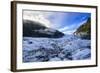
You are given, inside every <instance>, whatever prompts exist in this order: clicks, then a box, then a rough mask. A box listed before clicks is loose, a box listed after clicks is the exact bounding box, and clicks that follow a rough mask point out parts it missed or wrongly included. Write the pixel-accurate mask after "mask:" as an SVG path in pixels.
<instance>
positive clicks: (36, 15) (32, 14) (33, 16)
mask: <svg viewBox="0 0 100 73" xmlns="http://www.w3.org/2000/svg"><path fill="white" fill-rule="evenodd" d="M48 16H49V14H46V13H44V12H39V11H23V19H25V20H31V21H36V22H39V23H42V24H43V25H45V26H46V27H50V25H51V22H50V21H49V20H48V19H47V17H48Z"/></svg>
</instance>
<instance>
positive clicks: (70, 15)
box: [23, 10, 91, 34]
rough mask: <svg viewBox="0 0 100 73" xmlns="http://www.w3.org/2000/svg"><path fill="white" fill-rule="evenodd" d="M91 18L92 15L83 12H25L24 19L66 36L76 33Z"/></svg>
mask: <svg viewBox="0 0 100 73" xmlns="http://www.w3.org/2000/svg"><path fill="white" fill-rule="evenodd" d="M89 17H91V14H90V13H82V12H81V13H79V12H54V11H30V10H26V11H23V19H27V20H32V21H36V22H39V23H42V24H43V25H45V26H46V27H49V28H53V29H56V30H59V31H61V32H63V33H65V34H72V33H74V32H75V30H76V29H77V28H78V27H79V26H81V25H82V24H84V23H85V22H86V21H87V19H88V18H89Z"/></svg>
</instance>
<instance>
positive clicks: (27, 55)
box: [22, 35, 91, 63]
mask: <svg viewBox="0 0 100 73" xmlns="http://www.w3.org/2000/svg"><path fill="white" fill-rule="evenodd" d="M22 47H23V48H22V52H23V62H24V63H27V62H47V61H67V60H86V59H91V40H88V39H82V38H79V37H77V36H75V35H65V36H63V37H61V38H42V37H39V38H38V37H37V38H33V37H23V44H22Z"/></svg>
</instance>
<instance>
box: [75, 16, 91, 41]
mask: <svg viewBox="0 0 100 73" xmlns="http://www.w3.org/2000/svg"><path fill="white" fill-rule="evenodd" d="M74 34H75V35H77V36H79V37H81V38H82V39H91V19H90V18H88V20H87V22H86V23H84V24H82V25H81V26H80V27H79V28H78V29H77V30H76V31H75V32H74Z"/></svg>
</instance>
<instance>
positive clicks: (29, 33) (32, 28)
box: [23, 20, 64, 38]
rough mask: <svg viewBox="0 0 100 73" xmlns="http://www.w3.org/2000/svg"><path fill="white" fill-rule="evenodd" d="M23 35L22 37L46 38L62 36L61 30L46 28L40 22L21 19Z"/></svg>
mask: <svg viewBox="0 0 100 73" xmlns="http://www.w3.org/2000/svg"><path fill="white" fill-rule="evenodd" d="M23 36H24V37H47V38H60V37H62V36H64V34H63V33H62V32H59V31H58V30H54V29H51V28H47V27H46V26H44V25H42V24H41V23H38V22H35V21H30V20H23Z"/></svg>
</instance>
